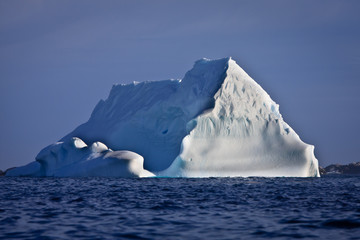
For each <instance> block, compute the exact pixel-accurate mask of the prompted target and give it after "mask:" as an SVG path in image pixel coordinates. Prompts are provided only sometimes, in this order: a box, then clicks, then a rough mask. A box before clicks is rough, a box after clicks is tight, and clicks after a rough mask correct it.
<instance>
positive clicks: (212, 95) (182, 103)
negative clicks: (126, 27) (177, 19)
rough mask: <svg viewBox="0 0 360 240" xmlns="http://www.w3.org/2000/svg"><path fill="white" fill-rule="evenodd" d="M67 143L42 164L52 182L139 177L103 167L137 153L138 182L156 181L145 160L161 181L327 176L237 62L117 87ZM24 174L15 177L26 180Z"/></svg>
mask: <svg viewBox="0 0 360 240" xmlns="http://www.w3.org/2000/svg"><path fill="white" fill-rule="evenodd" d="M74 137H78V138H74ZM74 139H75V140H74ZM80 139H83V140H84V141H85V142H88V143H90V142H94V144H92V145H91V147H87V146H86V144H85V143H84V142H83V141H82V140H80ZM97 141H101V142H103V143H99V142H97ZM60 142H61V143H57V144H53V145H50V146H49V147H47V148H45V149H44V150H42V151H41V152H40V153H39V155H38V157H37V163H38V164H37V165H36V166H37V167H38V168H39V169H40V170H39V171H45V175H46V176H52V175H55V176H69V174H70V173H71V174H70V175H71V176H84V175H86V176H92V175H94V174H95V172H97V173H101V175H102V176H103V175H106V176H120V175H121V176H128V175H129V174H128V173H129V172H131V173H133V170H131V169H133V168H131V167H129V166H130V165H131V164H128V165H127V167H126V171H122V170H120V169H122V168H120V167H119V169H118V170H119V171H120V172H121V173H119V174H115V172H114V171H115V169H116V168H114V167H113V166H114V165H113V164H114V163H113V162H111V161H103V160H104V159H108V157H107V156H109V155H112V154H114V153H115V152H112V151H111V150H108V148H107V146H108V147H109V148H111V149H127V150H129V151H132V152H134V153H131V154H133V155H131V156H126V159H132V160H134V159H140V158H141V161H140V160H139V161H138V162H137V164H138V165H137V167H135V169H137V171H136V173H134V174H133V175H132V176H148V175H151V173H149V172H147V171H146V170H143V168H142V157H141V156H143V157H144V159H145V160H144V168H145V169H148V170H149V171H151V172H154V173H156V174H157V175H158V176H170V177H178V176H180V177H210V176H299V177H308V176H319V171H318V161H317V159H316V158H315V156H314V147H313V146H312V145H308V144H305V143H304V142H302V141H301V140H300V138H299V136H298V135H297V134H296V133H295V132H294V130H292V129H291V127H290V126H289V125H288V124H286V123H285V122H284V120H283V118H282V116H281V114H280V112H279V106H278V105H277V104H276V103H275V102H274V101H273V100H272V99H271V98H270V96H269V95H268V94H267V93H266V92H265V91H264V90H263V89H262V88H261V86H260V85H258V84H257V83H256V82H255V81H254V80H253V79H252V78H251V77H249V76H248V74H246V72H245V71H244V70H243V69H241V68H240V67H239V66H238V65H237V64H236V62H235V61H234V60H232V59H231V58H224V59H219V60H208V59H202V60H199V61H197V62H196V63H195V65H194V67H193V69H192V70H190V71H189V72H187V73H186V75H185V77H184V78H183V79H182V80H166V81H158V82H142V83H133V84H127V85H115V86H114V87H113V88H112V89H111V92H110V95H109V97H108V99H106V100H105V101H103V100H101V101H100V102H99V103H98V104H97V106H96V107H95V109H94V111H93V113H92V115H91V117H90V119H89V121H88V122H86V123H84V124H82V125H80V126H79V127H77V128H76V129H75V130H74V131H73V132H71V133H70V134H68V135H67V136H65V137H64V138H63V139H61V140H60ZM68 144H70V147H69V146H68ZM105 144H106V145H105ZM58 145H59V146H58ZM58 148H61V149H65V150H66V151H65V152H67V155H66V156H67V157H64V156H63V155H62V154H63V153H62V151H63V150H61V151H60V150H58ZM54 151H55V152H56V153H57V156H60V157H58V158H57V159H58V160H56V161H55V160H51V159H52V158H53V154H52V152H54ZM84 152H86V153H84ZM89 152H91V153H89ZM135 152H136V153H137V154H140V155H141V156H140V155H137V154H136V155H135ZM104 153H106V154H104ZM84 156H87V157H84ZM116 156H118V155H116ZM112 157H113V156H111V157H109V158H112ZM88 158H89V159H90V160H88ZM119 158H120V159H123V158H125V157H124V156H122V157H120V156H118V157H117V158H116V159H119ZM59 159H60V160H59ZM84 159H87V160H86V161H85V160H84ZM99 159H101V160H102V161H103V162H101V161H100V160H99ZM123 160H124V159H123ZM134 161H135V160H134ZM130 162H131V161H130ZM140 162H141V164H140ZM106 164H109V166H106ZM40 165H41V168H40ZM115 165H116V164H115ZM120 165H121V164H120ZM140 165H141V168H140ZM36 166H35V163H33V164H32V165H31V169H32V170H31V169H30V167H28V168H26V171H27V172H28V173H29V172H34V169H36ZM44 166H46V167H45V169H46V170H44V169H43V168H44ZM72 168H76V170H75V169H72ZM16 169H17V170H16ZM16 169H14V170H12V171H10V172H9V173H8V175H10V173H15V171H17V174H13V175H19V173H18V172H19V171H20V168H16ZM59 169H61V170H59ZM90 169H91V171H90ZM96 169H98V171H97V170H96ZM106 169H108V170H106ZM129 169H130V170H129ZM30 170H31V171H30ZM24 171H25V170H24ZM142 171H146V173H147V174H140V172H142ZM20 172H21V171H20ZM65 173H66V174H68V175H66V174H65ZM142 173H143V172H142ZM29 175H32V174H29ZM33 175H35V174H33ZM130 175H131V174H130ZM96 176H98V175H96Z"/></svg>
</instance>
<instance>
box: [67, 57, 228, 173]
mask: <svg viewBox="0 0 360 240" xmlns="http://www.w3.org/2000/svg"><path fill="white" fill-rule="evenodd" d="M228 61H229V59H228V58H225V59H220V60H214V61H210V60H207V59H202V60H199V61H197V62H196V63H195V65H194V67H193V69H192V70H190V71H189V72H187V73H186V75H185V77H184V78H183V79H182V80H166V81H157V82H141V83H133V84H128V85H115V86H114V87H113V88H112V89H111V92H110V95H109V97H108V99H107V100H105V101H102V100H101V101H100V102H99V103H98V104H97V106H96V107H95V109H94V111H93V113H92V115H91V117H90V119H89V121H88V122H87V123H85V124H83V125H81V126H79V127H78V128H77V129H75V130H74V131H73V132H72V133H70V134H69V135H67V136H66V137H64V138H63V139H62V141H64V140H67V139H69V138H72V137H79V138H81V139H83V140H84V141H85V142H95V141H101V142H103V143H105V144H106V145H107V146H109V147H110V148H111V149H127V150H130V151H133V152H136V153H138V154H140V155H141V156H143V157H144V159H145V162H144V167H145V168H146V169H148V170H149V171H152V172H154V171H155V172H156V171H161V170H164V169H166V168H167V167H169V166H170V164H171V163H172V162H173V161H174V159H175V158H176V157H177V155H178V154H179V151H180V147H181V140H182V139H183V138H184V137H185V136H186V135H187V134H188V131H187V129H186V126H187V123H188V122H189V121H190V120H191V119H193V118H195V117H196V116H197V115H199V114H200V113H202V111H204V110H205V109H207V108H211V107H213V106H214V94H215V93H216V92H217V91H218V89H219V88H220V86H221V84H222V82H223V80H224V77H225V72H226V69H227V66H228Z"/></svg>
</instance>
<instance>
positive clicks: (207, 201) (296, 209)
mask: <svg viewBox="0 0 360 240" xmlns="http://www.w3.org/2000/svg"><path fill="white" fill-rule="evenodd" d="M0 238H2V239H264V238H274V239H292V238H305V239H360V177H354V176H353V177H351V176H325V177H322V178H192V179H181V178H180V179H177V178H149V179H121V178H10V177H1V178H0Z"/></svg>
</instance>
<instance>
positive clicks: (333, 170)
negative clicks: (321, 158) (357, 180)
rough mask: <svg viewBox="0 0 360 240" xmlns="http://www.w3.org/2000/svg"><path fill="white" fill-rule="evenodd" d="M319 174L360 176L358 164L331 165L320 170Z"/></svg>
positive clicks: (359, 163) (359, 164) (359, 165)
mask: <svg viewBox="0 0 360 240" xmlns="http://www.w3.org/2000/svg"><path fill="white" fill-rule="evenodd" d="M319 170H320V174H321V175H325V174H349V175H355V174H360V162H356V163H350V164H347V165H341V164H332V165H329V166H327V167H325V168H320V169H319Z"/></svg>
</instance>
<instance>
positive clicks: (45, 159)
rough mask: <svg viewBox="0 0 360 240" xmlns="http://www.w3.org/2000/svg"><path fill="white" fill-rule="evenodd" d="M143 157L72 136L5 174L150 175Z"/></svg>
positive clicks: (62, 175)
mask: <svg viewBox="0 0 360 240" xmlns="http://www.w3.org/2000/svg"><path fill="white" fill-rule="evenodd" d="M143 163H144V158H143V157H142V156H140V155H139V154H137V153H134V152H130V151H112V150H111V149H108V147H107V146H106V145H105V144H103V143H101V142H95V143H93V144H92V145H91V146H90V147H88V146H87V145H86V144H85V143H84V142H83V141H82V140H81V139H80V138H71V139H69V140H68V141H66V142H58V143H55V144H52V145H50V146H48V147H46V148H44V149H43V150H42V151H41V152H40V153H39V154H38V155H37V157H36V161H35V162H32V163H30V164H28V165H26V166H24V167H19V168H15V169H12V170H10V171H8V172H7V174H6V176H38V177H41V176H51V177H151V176H154V174H152V173H151V172H149V171H146V170H144V169H143Z"/></svg>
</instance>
